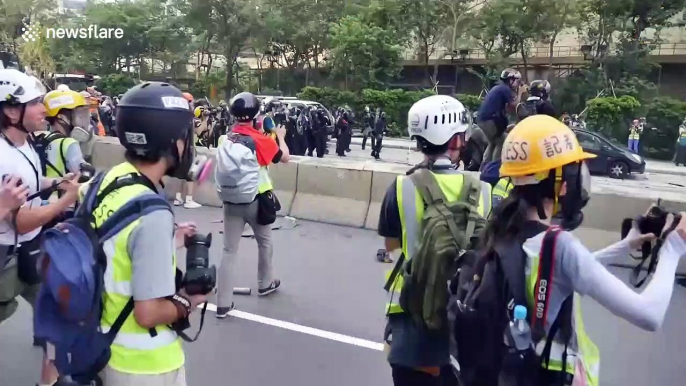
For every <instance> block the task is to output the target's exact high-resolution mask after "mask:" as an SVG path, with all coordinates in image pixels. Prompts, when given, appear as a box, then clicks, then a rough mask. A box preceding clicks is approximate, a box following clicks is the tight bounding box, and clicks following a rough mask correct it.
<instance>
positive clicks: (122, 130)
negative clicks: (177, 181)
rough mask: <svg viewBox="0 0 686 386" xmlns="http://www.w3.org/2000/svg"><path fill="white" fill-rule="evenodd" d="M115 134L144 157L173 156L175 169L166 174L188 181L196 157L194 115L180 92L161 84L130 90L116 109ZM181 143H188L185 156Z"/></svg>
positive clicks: (150, 83)
mask: <svg viewBox="0 0 686 386" xmlns="http://www.w3.org/2000/svg"><path fill="white" fill-rule="evenodd" d="M115 130H116V132H117V137H119V141H120V142H121V144H122V145H123V146H124V147H125V148H126V149H127V150H131V151H133V152H135V153H136V154H138V155H140V156H142V157H149V158H157V157H162V156H167V155H171V156H172V157H173V159H174V166H173V167H172V168H171V169H170V170H169V171H168V172H167V174H169V175H171V176H181V177H183V178H185V175H186V174H187V173H188V168H190V165H191V163H192V161H193V156H194V154H193V152H194V147H193V112H191V110H190V108H189V107H188V101H187V100H186V99H185V98H184V97H183V93H181V90H179V89H178V88H176V87H174V86H172V85H170V84H168V83H162V82H145V83H142V84H139V85H137V86H135V87H133V88H131V89H130V90H129V91H127V92H126V94H124V96H123V97H122V98H121V100H120V101H119V105H117V120H116V124H115ZM179 139H183V140H185V141H186V146H185V150H184V154H183V155H180V154H179V152H178V148H177V146H176V141H178V140H179ZM184 169H185V170H184Z"/></svg>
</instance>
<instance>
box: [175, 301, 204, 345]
mask: <svg viewBox="0 0 686 386" xmlns="http://www.w3.org/2000/svg"><path fill="white" fill-rule="evenodd" d="M206 312H207V302H205V304H204V305H203V306H202V311H200V327H199V328H198V332H196V333H195V336H194V337H193V338H192V339H191V338H190V337H189V336H188V335H187V334H186V333H185V332H183V331H176V333H177V334H178V335H179V337H180V338H181V339H183V340H185V341H186V342H195V341H196V340H198V337H199V336H200V332H202V326H203V325H204V324H205V313H206Z"/></svg>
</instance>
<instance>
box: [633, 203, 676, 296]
mask: <svg viewBox="0 0 686 386" xmlns="http://www.w3.org/2000/svg"><path fill="white" fill-rule="evenodd" d="M660 204H661V200H660V199H658V200H657V205H655V206H653V207H652V208H650V210H649V211H648V213H647V214H646V215H644V216H639V217H637V218H636V219H630V218H626V219H624V221H622V229H621V230H622V232H621V233H622V239H624V238H626V236H627V235H628V234H629V231H631V228H632V227H633V223H634V221H635V222H636V227H637V228H638V231H639V232H640V233H641V234H648V233H652V234H654V235H655V236H656V237H657V239H656V241H655V244H653V243H652V242H650V241H646V242H644V243H643V245H641V257H639V258H635V259H637V260H640V262H639V263H638V265H637V266H636V267H633V269H632V272H631V276H630V277H629V281H630V282H631V284H632V285H633V286H634V287H636V288H638V287H641V286H642V285H643V284H644V283H645V281H646V279H647V278H648V275H650V274H651V273H653V272H654V271H655V268H656V267H657V261H658V254H659V252H660V248H661V247H662V244H663V243H664V240H665V238H666V237H667V236H668V235H669V233H670V232H672V231H673V230H674V229H675V228H676V226H677V224H679V221H680V220H681V215H680V214H679V213H672V212H669V211H667V210H666V209H665V208H663V207H662V206H661V205H660ZM670 213H672V215H673V216H674V221H673V222H672V225H671V226H670V227H669V229H667V230H665V231H664V232H663V231H662V230H663V229H664V227H665V224H667V216H668V215H669V214H670ZM646 262H648V266H647V267H644V266H645V263H646ZM643 270H647V273H646V274H645V276H644V277H643V278H642V279H639V276H640V275H641V271H643Z"/></svg>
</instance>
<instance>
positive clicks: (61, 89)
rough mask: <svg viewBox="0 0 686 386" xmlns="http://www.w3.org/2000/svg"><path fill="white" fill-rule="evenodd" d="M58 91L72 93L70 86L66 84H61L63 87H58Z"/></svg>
mask: <svg viewBox="0 0 686 386" xmlns="http://www.w3.org/2000/svg"><path fill="white" fill-rule="evenodd" d="M57 91H70V90H69V86H67V85H66V84H61V85H59V86H57Z"/></svg>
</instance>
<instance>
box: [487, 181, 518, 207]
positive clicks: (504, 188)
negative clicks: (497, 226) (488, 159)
mask: <svg viewBox="0 0 686 386" xmlns="http://www.w3.org/2000/svg"><path fill="white" fill-rule="evenodd" d="M512 188H514V183H513V182H512V179H511V178H509V177H504V178H501V179H500V180H498V183H497V184H495V186H494V187H493V195H492V203H491V206H492V207H493V208H495V207H496V206H498V204H500V202H501V201H502V200H504V199H505V197H507V196H509V195H510V191H511V190H512Z"/></svg>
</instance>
